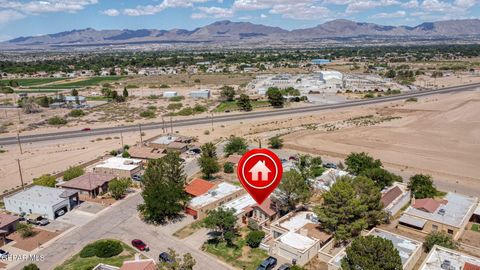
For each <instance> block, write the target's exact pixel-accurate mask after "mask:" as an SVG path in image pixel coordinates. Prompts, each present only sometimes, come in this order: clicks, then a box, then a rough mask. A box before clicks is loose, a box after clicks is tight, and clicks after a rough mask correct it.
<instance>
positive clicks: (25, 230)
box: [17, 223, 36, 238]
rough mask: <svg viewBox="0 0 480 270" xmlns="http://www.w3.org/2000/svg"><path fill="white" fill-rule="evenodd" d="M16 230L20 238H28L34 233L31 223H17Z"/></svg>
mask: <svg viewBox="0 0 480 270" xmlns="http://www.w3.org/2000/svg"><path fill="white" fill-rule="evenodd" d="M17 232H18V233H19V234H20V236H21V237H22V238H29V237H32V236H34V235H35V234H36V232H35V231H34V230H33V226H32V225H31V224H25V223H18V225H17Z"/></svg>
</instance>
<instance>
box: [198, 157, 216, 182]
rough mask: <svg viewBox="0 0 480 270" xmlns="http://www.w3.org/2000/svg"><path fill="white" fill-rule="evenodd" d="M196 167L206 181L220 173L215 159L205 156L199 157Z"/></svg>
mask: <svg viewBox="0 0 480 270" xmlns="http://www.w3.org/2000/svg"><path fill="white" fill-rule="evenodd" d="M198 165H199V166H200V168H201V169H202V173H203V175H204V177H205V178H206V179H211V177H212V175H213V174H215V173H217V172H219V171H220V164H218V160H217V159H216V158H212V157H208V156H205V155H202V156H200V158H199V159H198Z"/></svg>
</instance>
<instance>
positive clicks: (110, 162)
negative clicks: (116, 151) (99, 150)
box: [95, 157, 142, 171]
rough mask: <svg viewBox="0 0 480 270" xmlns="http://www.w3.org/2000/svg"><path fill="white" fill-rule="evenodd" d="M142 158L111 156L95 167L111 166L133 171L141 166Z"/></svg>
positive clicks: (110, 167) (111, 167)
mask: <svg viewBox="0 0 480 270" xmlns="http://www.w3.org/2000/svg"><path fill="white" fill-rule="evenodd" d="M141 162H142V160H140V159H134V158H122V157H111V158H109V159H107V160H104V161H102V162H101V163H100V164H98V165H96V166H95V168H109V169H117V170H125V171H131V170H134V169H136V168H137V167H138V166H140V163H141Z"/></svg>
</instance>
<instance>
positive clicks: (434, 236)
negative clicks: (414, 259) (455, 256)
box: [423, 232, 457, 252]
mask: <svg viewBox="0 0 480 270" xmlns="http://www.w3.org/2000/svg"><path fill="white" fill-rule="evenodd" d="M434 245H439V246H441V247H446V248H449V249H456V248H457V243H456V242H455V240H453V238H452V237H451V236H450V235H449V234H446V233H444V232H432V233H430V234H429V235H428V236H427V237H426V238H425V243H424V244H423V247H424V249H425V252H430V250H431V249H432V248H433V246H434Z"/></svg>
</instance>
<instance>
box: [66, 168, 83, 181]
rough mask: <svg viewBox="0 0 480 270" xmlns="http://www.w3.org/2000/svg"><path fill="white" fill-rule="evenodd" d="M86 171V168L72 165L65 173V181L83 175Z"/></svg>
mask: <svg viewBox="0 0 480 270" xmlns="http://www.w3.org/2000/svg"><path fill="white" fill-rule="evenodd" d="M84 173H85V170H84V169H83V168H82V167H80V166H74V167H70V168H68V169H67V170H66V171H65V172H64V173H63V181H70V180H72V179H73V178H77V177H79V176H81V175H83V174H84Z"/></svg>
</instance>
